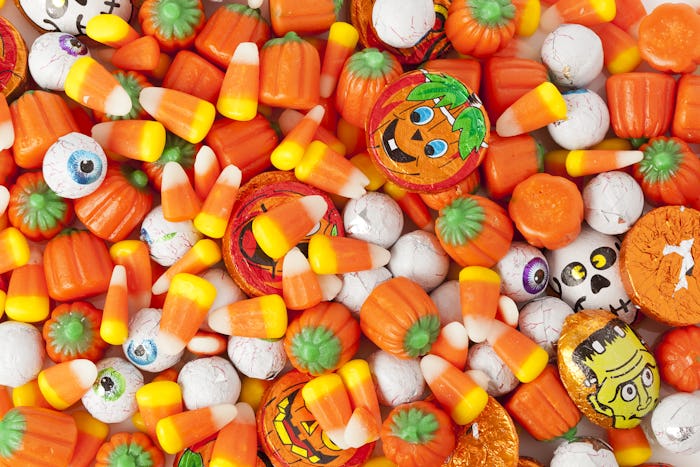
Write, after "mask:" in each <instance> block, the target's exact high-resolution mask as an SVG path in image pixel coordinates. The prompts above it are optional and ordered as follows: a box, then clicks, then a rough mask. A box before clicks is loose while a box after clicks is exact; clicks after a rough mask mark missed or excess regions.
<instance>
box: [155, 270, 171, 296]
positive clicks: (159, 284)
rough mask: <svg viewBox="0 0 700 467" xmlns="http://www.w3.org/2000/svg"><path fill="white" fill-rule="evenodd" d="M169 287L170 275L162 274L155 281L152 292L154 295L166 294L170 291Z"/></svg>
mask: <svg viewBox="0 0 700 467" xmlns="http://www.w3.org/2000/svg"><path fill="white" fill-rule="evenodd" d="M169 287H170V277H168V276H166V275H165V274H162V275H161V276H160V277H159V278H158V280H157V281H155V282H154V283H153V287H151V293H152V294H153V295H160V294H164V293H165V292H167V291H168V288H169Z"/></svg>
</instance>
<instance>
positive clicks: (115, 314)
mask: <svg viewBox="0 0 700 467" xmlns="http://www.w3.org/2000/svg"><path fill="white" fill-rule="evenodd" d="M128 296H129V289H128V287H127V283H126V268H125V267H124V266H122V265H120V264H117V265H115V266H114V269H113V270H112V278H111V279H110V281H109V289H107V296H106V298H105V304H104V307H103V311H102V321H101V323H100V337H101V338H102V340H104V341H105V342H107V343H108V344H112V345H122V344H123V343H124V341H126V338H127V337H128V336H129V298H128Z"/></svg>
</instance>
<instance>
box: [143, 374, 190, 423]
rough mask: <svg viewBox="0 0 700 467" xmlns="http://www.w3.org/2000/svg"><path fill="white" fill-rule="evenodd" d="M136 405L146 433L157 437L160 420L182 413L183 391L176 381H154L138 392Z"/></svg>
mask: <svg viewBox="0 0 700 467" xmlns="http://www.w3.org/2000/svg"><path fill="white" fill-rule="evenodd" d="M136 404H137V405H138V407H139V413H140V414H141V419H142V420H143V424H144V426H145V428H146V433H148V434H149V435H151V436H153V437H155V434H156V424H157V423H158V421H159V420H161V419H163V418H165V417H169V416H171V415H175V414H177V413H180V412H182V407H183V406H182V390H181V389H180V385H179V384H177V383H176V382H175V381H154V382H152V383H148V384H145V385H143V386H142V387H140V388H139V390H138V391H136Z"/></svg>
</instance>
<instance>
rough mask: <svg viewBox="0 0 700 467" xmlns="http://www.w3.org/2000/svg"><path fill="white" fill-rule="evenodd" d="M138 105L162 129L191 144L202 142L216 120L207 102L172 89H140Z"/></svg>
mask: <svg viewBox="0 0 700 467" xmlns="http://www.w3.org/2000/svg"><path fill="white" fill-rule="evenodd" d="M139 103H140V104H141V107H143V109H144V110H145V111H146V112H148V114H149V115H151V116H152V117H153V118H155V119H156V120H158V121H159V122H160V123H162V124H163V125H164V126H165V128H167V129H168V130H170V131H171V132H173V133H175V134H176V135H177V136H179V137H180V138H182V139H184V140H186V141H188V142H190V143H192V144H197V143H199V142H200V141H202V140H203V139H204V137H205V136H206V135H207V133H209V130H210V129H211V126H212V124H213V123H214V118H215V117H216V109H215V108H214V105H212V104H211V103H210V102H207V101H205V100H204V99H200V98H199V97H195V96H193V95H191V94H187V93H185V92H182V91H176V90H175V89H168V88H159V87H155V86H151V87H147V88H143V89H142V90H141V93H140V94H139Z"/></svg>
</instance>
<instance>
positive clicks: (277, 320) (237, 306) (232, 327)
mask: <svg viewBox="0 0 700 467" xmlns="http://www.w3.org/2000/svg"><path fill="white" fill-rule="evenodd" d="M208 323H209V327H210V328H212V330H214V331H216V332H220V333H221V334H226V335H227V336H240V337H258V338H261V339H279V338H281V337H284V333H285V332H287V307H286V306H285V304H284V300H283V299H282V297H280V296H279V295H277V294H271V295H262V296H260V297H255V298H249V299H247V300H239V301H237V302H234V303H230V304H228V305H226V306H224V307H221V308H217V309H216V310H214V311H212V312H211V313H209V317H208Z"/></svg>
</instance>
